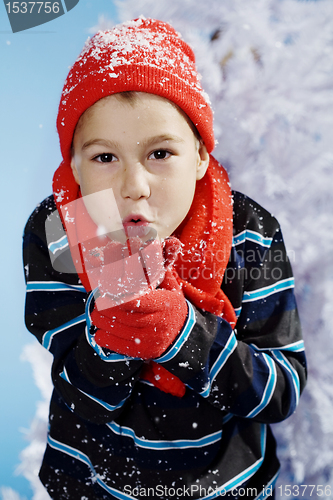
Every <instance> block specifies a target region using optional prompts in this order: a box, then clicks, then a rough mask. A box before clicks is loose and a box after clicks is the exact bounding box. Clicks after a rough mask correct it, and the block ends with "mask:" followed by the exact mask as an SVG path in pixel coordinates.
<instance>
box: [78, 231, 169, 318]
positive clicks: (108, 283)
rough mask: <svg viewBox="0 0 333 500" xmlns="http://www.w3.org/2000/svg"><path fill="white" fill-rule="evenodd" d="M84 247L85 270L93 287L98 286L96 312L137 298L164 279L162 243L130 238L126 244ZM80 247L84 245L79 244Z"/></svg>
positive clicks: (113, 242)
mask: <svg viewBox="0 0 333 500" xmlns="http://www.w3.org/2000/svg"><path fill="white" fill-rule="evenodd" d="M89 243H90V246H91V247H92V248H89V247H88V248H84V249H83V252H82V253H83V256H84V263H85V269H86V273H87V276H88V279H89V282H90V285H91V288H92V289H95V288H98V289H99V297H98V299H97V300H96V307H97V309H98V310H99V311H102V310H104V309H106V308H110V307H112V306H116V305H118V304H121V303H123V302H127V301H130V300H132V299H134V298H138V297H140V296H141V295H142V294H143V293H145V292H148V291H149V290H151V289H155V288H156V287H157V286H158V284H159V283H161V281H162V280H163V278H164V274H165V267H164V259H163V255H162V248H161V243H160V242H159V241H158V240H150V241H148V242H143V241H142V240H141V239H140V238H138V237H132V238H129V239H128V240H127V242H126V243H120V242H119V241H115V240H109V241H108V242H107V243H106V244H105V245H104V246H102V245H99V246H93V245H91V242H89ZM82 246H83V245H82Z"/></svg>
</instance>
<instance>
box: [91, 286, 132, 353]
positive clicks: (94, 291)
mask: <svg viewBox="0 0 333 500" xmlns="http://www.w3.org/2000/svg"><path fill="white" fill-rule="evenodd" d="M97 292H98V288H95V290H93V291H92V292H91V294H90V295H89V297H88V300H87V304H86V312H85V319H86V323H87V327H86V338H87V342H88V344H89V345H90V346H91V347H92V348H93V349H94V351H95V352H96V353H97V354H98V356H99V357H100V358H101V359H102V360H103V361H106V362H109V363H110V362H114V361H116V362H118V361H126V360H128V359H138V358H131V357H129V356H124V355H123V354H118V353H117V352H110V353H107V354H106V353H105V352H104V351H103V349H102V347H101V346H99V345H98V344H96V341H95V338H94V336H93V335H91V333H90V330H91V327H92V325H93V323H92V321H91V316H90V306H91V302H92V300H93V298H94V295H95V294H96V293H97Z"/></svg>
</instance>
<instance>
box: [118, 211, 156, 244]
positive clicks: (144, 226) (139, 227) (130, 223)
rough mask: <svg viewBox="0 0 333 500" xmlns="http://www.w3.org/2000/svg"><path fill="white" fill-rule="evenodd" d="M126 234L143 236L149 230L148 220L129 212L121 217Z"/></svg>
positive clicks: (128, 235)
mask: <svg viewBox="0 0 333 500" xmlns="http://www.w3.org/2000/svg"><path fill="white" fill-rule="evenodd" d="M123 226H124V229H125V233H126V236H127V237H128V238H129V237H135V236H138V237H139V238H144V237H145V236H147V235H148V233H149V232H150V230H151V227H150V225H149V222H148V221H147V219H146V218H145V217H143V216H142V215H138V214H130V215H128V216H127V217H125V218H124V219H123Z"/></svg>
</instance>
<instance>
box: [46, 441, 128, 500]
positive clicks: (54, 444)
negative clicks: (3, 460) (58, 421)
mask: <svg viewBox="0 0 333 500" xmlns="http://www.w3.org/2000/svg"><path fill="white" fill-rule="evenodd" d="M47 442H48V444H49V446H50V447H51V448H53V449H55V450H57V451H60V452H61V453H65V454H66V455H69V456H70V457H72V458H75V459H76V460H80V461H81V462H83V463H84V464H85V465H86V466H87V467H89V469H90V470H91V472H92V473H93V476H94V482H96V483H97V484H98V485H99V486H101V488H103V489H104V490H105V491H107V492H108V493H110V494H111V495H113V496H115V497H116V498H118V499H119V500H126V499H127V500H128V499H130V500H137V498H136V497H132V496H130V495H126V494H125V493H122V492H121V491H119V490H115V489H114V488H111V487H110V486H108V485H107V484H105V483H104V481H102V480H101V477H100V475H99V474H96V471H95V469H94V466H93V464H92V463H91V461H90V459H89V457H88V456H87V455H85V454H84V453H82V452H81V451H80V450H77V449H76V448H73V447H72V446H69V445H67V444H64V443H61V442H60V441H56V440H55V439H53V438H52V437H51V436H48V437H47Z"/></svg>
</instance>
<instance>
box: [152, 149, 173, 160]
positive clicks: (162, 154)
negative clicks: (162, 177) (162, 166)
mask: <svg viewBox="0 0 333 500" xmlns="http://www.w3.org/2000/svg"><path fill="white" fill-rule="evenodd" d="M170 156H171V153H170V152H169V151H166V150H165V149H158V150H156V151H153V152H152V153H151V154H150V155H149V157H148V158H149V160H166V159H167V158H169V157H170Z"/></svg>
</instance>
